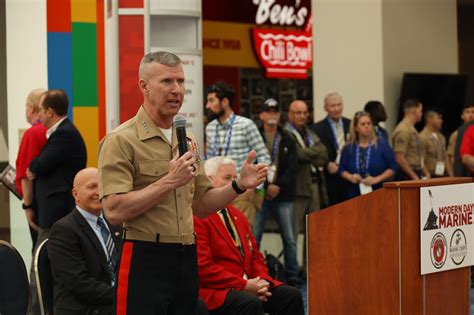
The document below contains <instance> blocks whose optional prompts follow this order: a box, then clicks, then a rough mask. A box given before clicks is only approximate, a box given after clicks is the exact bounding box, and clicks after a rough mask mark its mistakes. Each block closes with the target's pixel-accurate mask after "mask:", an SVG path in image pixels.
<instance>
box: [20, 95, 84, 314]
mask: <svg viewBox="0 0 474 315" xmlns="http://www.w3.org/2000/svg"><path fill="white" fill-rule="evenodd" d="M68 103H69V102H68V97H67V95H66V93H65V92H64V91H62V90H50V91H47V92H45V93H44V94H43V95H42V96H41V99H40V103H39V108H38V109H39V112H38V115H39V118H40V120H41V121H42V122H43V125H44V126H45V127H46V128H48V130H47V131H46V138H48V140H47V141H46V144H45V146H44V147H43V150H42V151H41V154H40V155H39V156H38V157H36V158H34V159H33V160H31V162H30V167H29V169H28V171H27V177H28V179H30V180H34V182H33V192H34V193H33V194H34V196H35V201H36V209H37V212H38V217H37V224H38V226H39V230H38V239H37V245H39V244H41V242H42V241H43V240H45V239H46V238H48V234H49V229H50V228H51V226H52V225H53V224H54V223H55V222H56V221H57V220H59V219H61V218H62V217H64V216H65V215H66V214H68V213H69V212H71V210H72V209H73V208H74V198H73V197H72V195H71V189H72V181H73V179H74V176H75V175H76V173H77V172H78V171H79V170H81V169H83V168H84V167H85V166H86V160H87V155H86V146H85V144H84V140H83V139H82V136H81V134H80V133H79V131H78V130H77V129H76V127H75V126H74V125H73V124H72V123H71V121H70V120H69V119H68V118H67V116H66V115H67V109H68V105H69V104H68ZM35 250H36V249H35ZM32 271H33V268H32ZM31 275H32V278H33V279H34V276H33V275H34V273H33V272H32V273H31ZM31 286H32V313H33V314H38V313H39V306H38V305H39V303H38V300H37V295H36V290H35V289H34V287H35V284H34V281H32V284H31Z"/></svg>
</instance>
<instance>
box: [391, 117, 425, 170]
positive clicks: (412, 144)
mask: <svg viewBox="0 0 474 315" xmlns="http://www.w3.org/2000/svg"><path fill="white" fill-rule="evenodd" d="M392 144H393V151H394V152H402V153H404V154H405V159H406V160H407V162H408V164H409V165H410V166H411V167H412V168H414V169H421V168H422V165H421V164H422V158H423V154H424V152H423V151H424V149H423V144H422V143H421V140H420V136H419V135H418V132H417V131H416V129H415V127H414V126H412V125H410V124H409V123H408V122H406V121H405V120H402V121H401V122H400V123H399V124H398V125H397V126H396V127H395V130H394V131H393V135H392Z"/></svg>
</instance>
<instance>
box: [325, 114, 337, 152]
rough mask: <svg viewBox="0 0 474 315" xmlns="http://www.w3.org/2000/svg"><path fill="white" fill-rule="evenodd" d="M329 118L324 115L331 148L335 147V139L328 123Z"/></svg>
mask: <svg viewBox="0 0 474 315" xmlns="http://www.w3.org/2000/svg"><path fill="white" fill-rule="evenodd" d="M329 119H330V118H329V117H326V119H324V123H325V124H326V126H327V130H328V132H329V134H328V139H329V141H330V142H331V148H335V147H336V139H334V131H333V130H332V126H331V124H330V123H329Z"/></svg>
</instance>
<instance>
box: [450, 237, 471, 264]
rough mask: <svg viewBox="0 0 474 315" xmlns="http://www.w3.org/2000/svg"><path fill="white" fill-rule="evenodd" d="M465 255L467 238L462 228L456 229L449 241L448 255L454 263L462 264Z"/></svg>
mask: <svg viewBox="0 0 474 315" xmlns="http://www.w3.org/2000/svg"><path fill="white" fill-rule="evenodd" d="M466 255H467V239H466V235H465V234H464V232H463V230H461V229H457V230H456V231H454V233H453V235H452V236H451V241H450V242H449V257H451V260H452V261H453V263H455V264H456V265H460V264H462V262H463V261H464V258H466Z"/></svg>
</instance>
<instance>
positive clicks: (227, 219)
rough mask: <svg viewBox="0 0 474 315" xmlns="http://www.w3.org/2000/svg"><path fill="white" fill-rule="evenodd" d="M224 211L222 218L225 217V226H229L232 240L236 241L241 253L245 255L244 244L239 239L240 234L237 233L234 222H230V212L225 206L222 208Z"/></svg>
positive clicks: (222, 211)
mask: <svg viewBox="0 0 474 315" xmlns="http://www.w3.org/2000/svg"><path fill="white" fill-rule="evenodd" d="M221 213H222V218H223V219H224V224H225V227H226V228H227V231H229V234H230V237H232V241H234V244H235V246H236V247H237V249H238V250H239V252H240V254H241V255H242V256H243V255H244V251H243V249H242V246H241V245H240V240H239V239H237V238H238V237H239V236H238V235H236V232H237V231H236V230H234V228H233V226H232V223H231V222H230V220H231V218H230V216H229V213H228V212H227V209H226V208H224V209H222V210H221Z"/></svg>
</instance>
